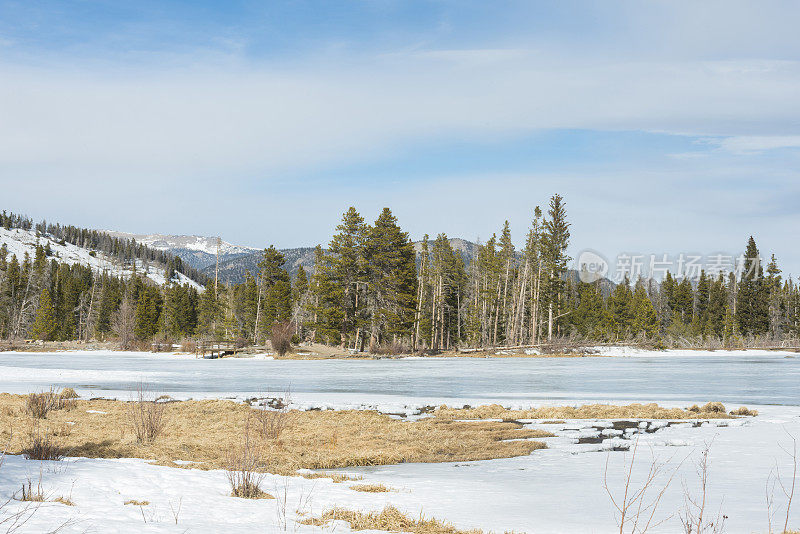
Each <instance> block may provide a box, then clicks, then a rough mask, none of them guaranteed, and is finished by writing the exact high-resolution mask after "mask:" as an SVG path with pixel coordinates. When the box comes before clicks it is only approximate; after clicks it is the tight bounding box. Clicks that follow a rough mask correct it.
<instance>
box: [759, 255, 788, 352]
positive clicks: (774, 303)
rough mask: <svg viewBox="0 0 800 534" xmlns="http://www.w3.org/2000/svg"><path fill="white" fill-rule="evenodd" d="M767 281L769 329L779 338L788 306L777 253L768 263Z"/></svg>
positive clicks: (765, 289)
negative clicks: (784, 298)
mask: <svg viewBox="0 0 800 534" xmlns="http://www.w3.org/2000/svg"><path fill="white" fill-rule="evenodd" d="M765 282H766V284H765V285H766V287H765V288H764V292H765V294H766V296H767V305H768V314H769V331H770V334H771V335H772V338H773V339H779V338H780V335H781V331H782V329H783V323H784V319H785V313H786V306H785V302H784V300H783V290H782V287H781V270H780V269H779V268H778V262H777V261H776V260H775V254H773V255H772V258H771V259H770V262H769V264H768V265H767V279H766V281H765Z"/></svg>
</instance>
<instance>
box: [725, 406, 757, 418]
mask: <svg viewBox="0 0 800 534" xmlns="http://www.w3.org/2000/svg"><path fill="white" fill-rule="evenodd" d="M731 415H736V416H739V417H755V416H757V415H758V410H751V409H750V408H747V407H746V406H742V407H741V408H737V409H736V410H733V411H732V412H731Z"/></svg>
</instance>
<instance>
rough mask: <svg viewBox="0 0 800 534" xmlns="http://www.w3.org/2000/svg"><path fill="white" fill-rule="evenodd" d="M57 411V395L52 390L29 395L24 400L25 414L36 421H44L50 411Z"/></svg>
mask: <svg viewBox="0 0 800 534" xmlns="http://www.w3.org/2000/svg"><path fill="white" fill-rule="evenodd" d="M57 409H58V403H57V395H56V394H55V391H54V390H53V389H52V388H51V389H50V391H43V392H41V393H31V394H29V395H28V397H27V398H26V399H25V412H26V413H27V414H28V415H30V416H31V417H35V418H36V419H44V418H45V417H47V414H48V413H50V411H51V410H57Z"/></svg>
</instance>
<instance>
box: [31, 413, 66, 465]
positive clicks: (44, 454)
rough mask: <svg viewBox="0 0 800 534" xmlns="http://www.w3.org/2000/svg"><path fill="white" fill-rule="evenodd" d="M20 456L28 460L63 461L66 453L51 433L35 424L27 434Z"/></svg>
mask: <svg viewBox="0 0 800 534" xmlns="http://www.w3.org/2000/svg"><path fill="white" fill-rule="evenodd" d="M22 454H23V455H24V456H25V458H27V459H28V460H51V461H59V460H63V459H64V456H66V452H65V451H64V449H63V447H61V446H60V445H59V443H58V441H57V440H56V438H55V435H54V434H53V432H51V431H50V430H49V429H47V428H44V429H43V428H42V427H41V426H40V425H39V423H38V422H36V423H35V424H34V425H33V427H32V428H31V430H30V431H29V432H28V438H27V442H26V443H25V446H24V447H23V449H22Z"/></svg>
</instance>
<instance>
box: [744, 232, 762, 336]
mask: <svg viewBox="0 0 800 534" xmlns="http://www.w3.org/2000/svg"><path fill="white" fill-rule="evenodd" d="M744 261H745V263H744V265H743V272H742V275H741V278H740V280H739V289H738V292H737V295H736V321H737V323H738V326H739V330H740V331H741V333H742V334H743V335H745V336H758V335H762V334H765V333H767V331H768V330H769V304H768V301H769V295H768V293H767V291H768V288H767V286H766V284H765V283H764V269H763V267H762V266H761V256H760V254H759V252H758V248H757V247H756V242H755V240H754V239H753V236H750V239H749V240H748V242H747V249H746V250H745V254H744Z"/></svg>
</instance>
